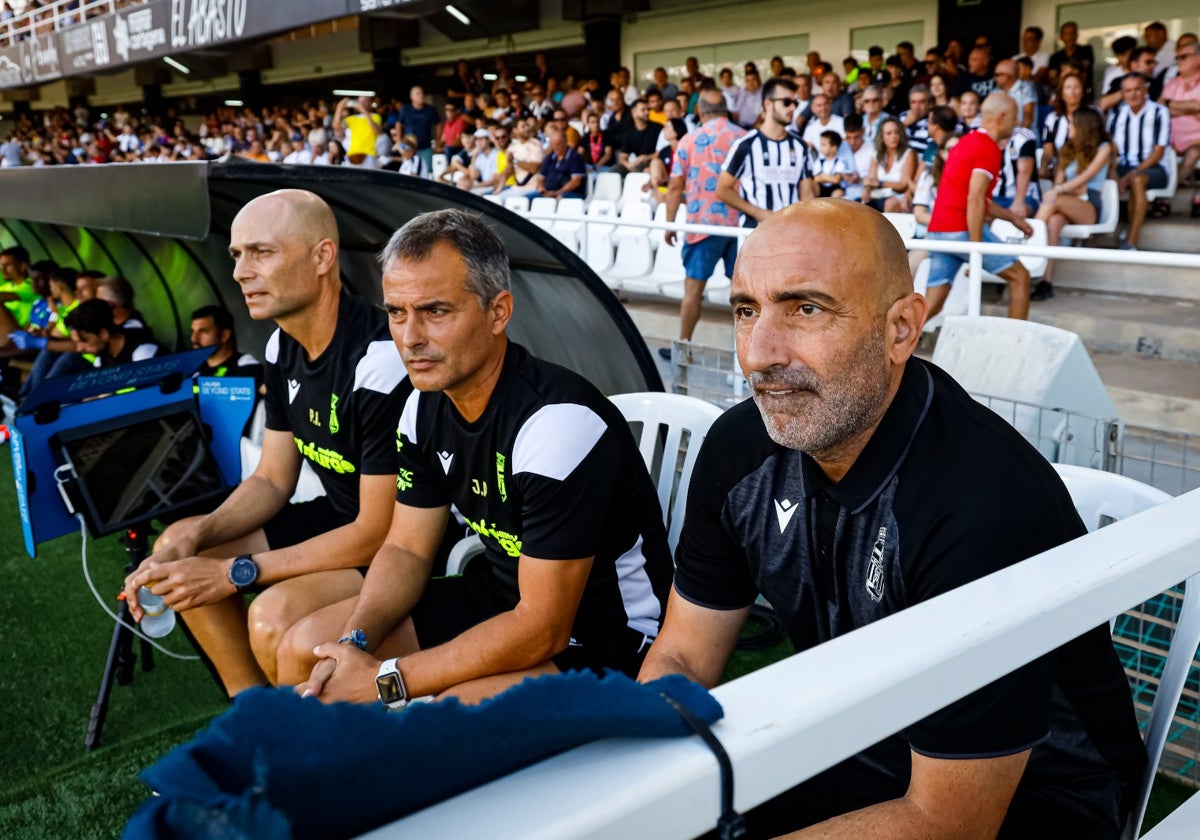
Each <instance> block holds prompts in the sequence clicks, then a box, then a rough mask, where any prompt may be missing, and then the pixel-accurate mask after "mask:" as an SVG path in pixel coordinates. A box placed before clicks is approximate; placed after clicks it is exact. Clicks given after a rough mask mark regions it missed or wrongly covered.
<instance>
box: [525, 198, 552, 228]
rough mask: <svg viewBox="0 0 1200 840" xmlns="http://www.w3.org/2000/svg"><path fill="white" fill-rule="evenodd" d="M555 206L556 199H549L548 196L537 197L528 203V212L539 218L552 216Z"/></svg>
mask: <svg viewBox="0 0 1200 840" xmlns="http://www.w3.org/2000/svg"><path fill="white" fill-rule="evenodd" d="M557 204H558V199H556V198H551V197H550V196H546V195H539V196H538V197H537V198H535V199H533V201H531V202H529V212H530V213H534V214H536V215H539V216H552V215H554V212H555V209H556V205H557ZM546 224H547V225H549V224H550V223H549V222H546Z"/></svg>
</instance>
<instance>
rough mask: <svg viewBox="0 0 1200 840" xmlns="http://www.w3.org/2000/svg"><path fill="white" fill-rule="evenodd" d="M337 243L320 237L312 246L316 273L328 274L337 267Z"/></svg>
mask: <svg viewBox="0 0 1200 840" xmlns="http://www.w3.org/2000/svg"><path fill="white" fill-rule="evenodd" d="M337 252H338V248H337V245H336V244H335V243H334V241H333V240H332V239H328V238H327V239H322V240H321V241H320V242H318V243H317V244H316V246H314V247H313V252H312V253H313V259H314V261H315V262H316V268H317V274H328V273H329V272H331V271H334V270H335V269H336V268H337Z"/></svg>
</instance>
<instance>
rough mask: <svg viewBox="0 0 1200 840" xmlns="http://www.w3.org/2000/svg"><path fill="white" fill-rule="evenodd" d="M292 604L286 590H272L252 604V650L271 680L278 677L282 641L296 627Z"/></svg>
mask: <svg viewBox="0 0 1200 840" xmlns="http://www.w3.org/2000/svg"><path fill="white" fill-rule="evenodd" d="M288 601H289V599H288V597H287V594H286V592H285V591H284V590H283V589H281V588H279V587H270V588H268V589H267V590H265V591H264V592H261V593H259V594H258V595H257V596H256V597H255V598H254V600H253V601H251V602H250V609H249V618H248V621H247V624H248V628H249V631H250V648H251V649H252V650H253V651H254V657H255V658H256V659H257V660H258V662H259V665H261V666H262V668H263V670H264V671H266V673H267V675H268V676H269V677H273V676H274V673H275V662H276V659H277V656H278V653H277V652H278V649H279V645H280V642H281V641H282V640H283V637H284V635H285V634H286V633H287V631H288V630H289V629H290V627H291V625H292V618H291V611H290V610H289V604H288Z"/></svg>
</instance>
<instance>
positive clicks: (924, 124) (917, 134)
mask: <svg viewBox="0 0 1200 840" xmlns="http://www.w3.org/2000/svg"><path fill="white" fill-rule="evenodd" d="M907 116H908V111H905V112H904V113H903V114H901V115H900V123H901V125H903V124H904V119H905V117H907ZM905 130H906V131H907V133H908V147H909V148H910V149H912V150H913V151H915V152H916V153H917V154H918V155H923V154H925V148H926V147H927V146H928V145H929V117H921V119H919V120H917V121H916V122H914V123H913V124H912V125H910V126H908V127H907V128H906V129H905Z"/></svg>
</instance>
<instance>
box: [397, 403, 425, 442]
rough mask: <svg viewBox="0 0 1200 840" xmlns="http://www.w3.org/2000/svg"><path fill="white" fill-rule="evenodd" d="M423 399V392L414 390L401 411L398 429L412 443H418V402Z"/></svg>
mask: <svg viewBox="0 0 1200 840" xmlns="http://www.w3.org/2000/svg"><path fill="white" fill-rule="evenodd" d="M420 400H421V392H420V391H413V392H412V393H411V394H409V395H408V399H407V400H405V401H404V411H402V412H400V422H399V424H397V426H396V430H397V431H398V432H400V434H402V435H404V437H405V438H407V439H408V442H409V443H411V444H416V443H417V403H419V402H420Z"/></svg>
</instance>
